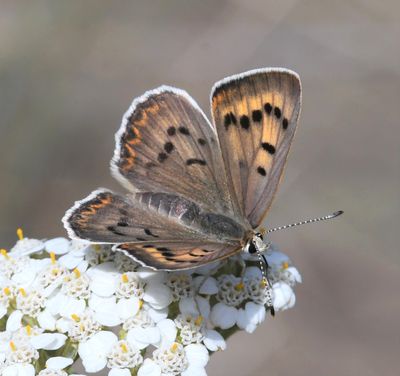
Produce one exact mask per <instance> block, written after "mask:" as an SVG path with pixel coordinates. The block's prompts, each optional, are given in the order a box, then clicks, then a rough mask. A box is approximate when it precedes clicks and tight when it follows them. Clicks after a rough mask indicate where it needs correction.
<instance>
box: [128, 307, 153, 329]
mask: <svg viewBox="0 0 400 376" xmlns="http://www.w3.org/2000/svg"><path fill="white" fill-rule="evenodd" d="M151 326H155V322H154V320H153V319H152V318H151V317H150V315H149V314H148V312H147V311H146V310H144V309H140V310H139V311H138V312H137V313H136V315H135V316H131V317H128V318H127V319H126V320H125V321H124V323H123V326H122V327H123V329H124V330H125V331H128V330H129V329H133V328H148V327H151Z"/></svg>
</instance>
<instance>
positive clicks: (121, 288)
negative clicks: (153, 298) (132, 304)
mask: <svg viewBox="0 0 400 376" xmlns="http://www.w3.org/2000/svg"><path fill="white" fill-rule="evenodd" d="M116 295H117V297H118V298H130V297H132V296H134V297H136V298H142V297H143V295H144V282H143V281H141V280H140V278H139V276H138V274H137V273H135V272H127V273H124V274H122V276H121V278H120V280H119V282H118V286H117V290H116Z"/></svg>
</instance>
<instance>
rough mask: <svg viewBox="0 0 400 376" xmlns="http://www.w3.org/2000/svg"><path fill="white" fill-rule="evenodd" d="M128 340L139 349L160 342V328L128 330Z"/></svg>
mask: <svg viewBox="0 0 400 376" xmlns="http://www.w3.org/2000/svg"><path fill="white" fill-rule="evenodd" d="M126 340H127V341H128V342H129V343H130V344H132V345H133V346H136V347H137V348H139V349H144V348H146V347H147V346H148V345H151V344H156V343H159V342H160V340H161V333H160V329H159V328H157V327H148V328H140V327H138V328H133V329H130V330H129V331H128V334H127V336H126Z"/></svg>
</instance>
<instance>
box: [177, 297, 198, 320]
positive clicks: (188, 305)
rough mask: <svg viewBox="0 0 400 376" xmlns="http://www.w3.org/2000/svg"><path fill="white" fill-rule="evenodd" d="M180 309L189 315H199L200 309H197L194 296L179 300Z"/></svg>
mask: <svg viewBox="0 0 400 376" xmlns="http://www.w3.org/2000/svg"><path fill="white" fill-rule="evenodd" d="M179 311H180V312H181V313H182V314H184V315H187V316H198V315H199V310H198V309H197V305H196V301H195V300H194V298H182V299H181V300H180V301H179Z"/></svg>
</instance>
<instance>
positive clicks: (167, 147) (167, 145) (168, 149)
mask: <svg viewBox="0 0 400 376" xmlns="http://www.w3.org/2000/svg"><path fill="white" fill-rule="evenodd" d="M164 150H165V151H166V152H167V153H168V154H169V153H171V152H172V150H174V144H173V143H172V142H166V143H165V144H164Z"/></svg>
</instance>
